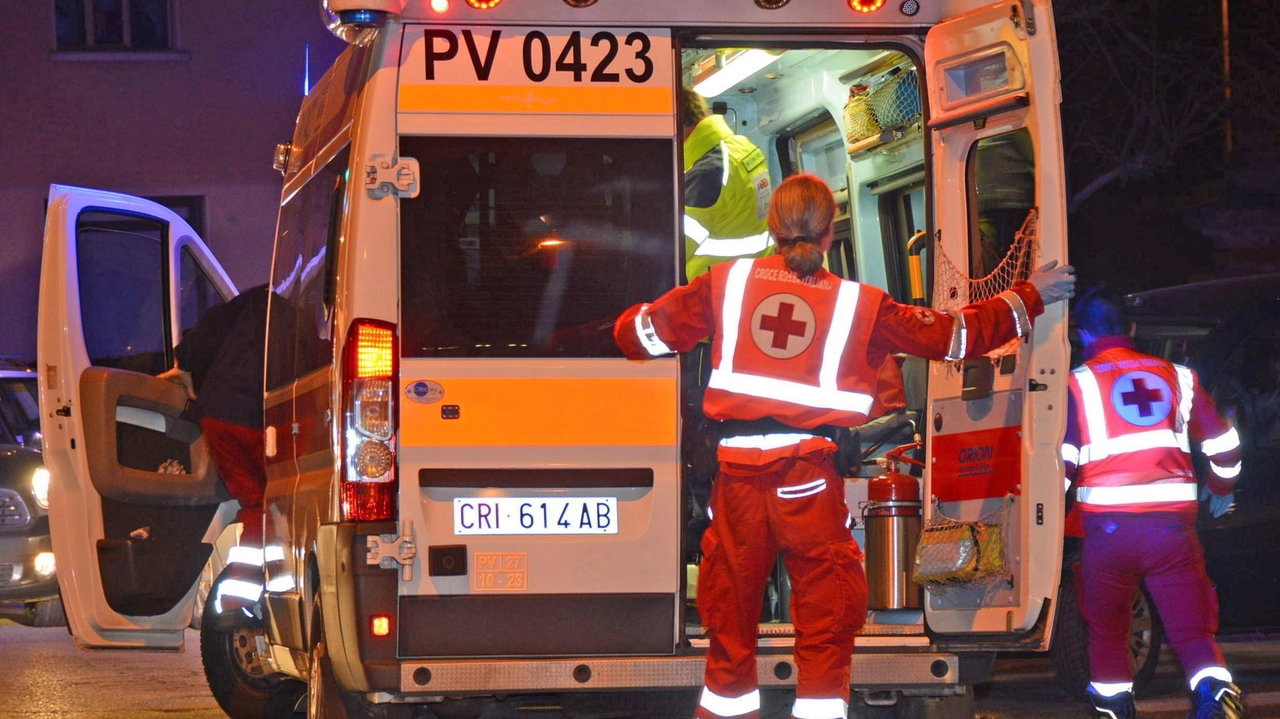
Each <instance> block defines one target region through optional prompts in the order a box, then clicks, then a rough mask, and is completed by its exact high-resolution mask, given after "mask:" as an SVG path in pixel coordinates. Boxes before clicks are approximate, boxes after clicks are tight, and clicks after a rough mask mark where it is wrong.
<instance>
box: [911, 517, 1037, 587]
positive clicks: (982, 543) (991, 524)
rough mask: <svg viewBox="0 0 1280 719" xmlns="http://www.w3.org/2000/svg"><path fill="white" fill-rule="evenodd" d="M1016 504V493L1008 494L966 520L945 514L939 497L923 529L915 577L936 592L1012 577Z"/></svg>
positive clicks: (917, 581) (986, 584)
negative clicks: (975, 517)
mask: <svg viewBox="0 0 1280 719" xmlns="http://www.w3.org/2000/svg"><path fill="white" fill-rule="evenodd" d="M1012 507H1013V495H1008V496H1006V497H1005V498H1004V499H1002V500H1001V501H1000V506H999V507H997V508H996V509H994V510H992V511H990V512H988V513H987V514H985V515H983V516H982V517H981V518H980V519H978V520H977V521H972V522H965V521H961V520H958V519H952V518H951V517H948V516H946V515H944V514H943V513H942V509H941V505H940V504H939V503H938V501H937V499H935V500H934V503H933V511H932V512H931V513H930V517H929V522H928V523H927V524H925V526H924V529H922V530H921V531H920V541H919V543H918V544H917V546H916V563H915V571H914V573H913V575H912V579H913V580H914V581H915V582H916V584H919V585H921V586H924V587H927V588H928V589H929V590H930V591H931V592H934V593H938V592H940V591H942V590H945V589H947V588H949V587H982V586H988V585H990V584H991V583H993V582H995V581H999V580H1006V581H1008V580H1010V579H1012V577H1013V574H1012V573H1011V572H1010V571H1009V562H1008V550H1007V543H1008V530H1009V526H1010V525H1009V518H1010V516H1011V514H1012V512H1011V509H1012Z"/></svg>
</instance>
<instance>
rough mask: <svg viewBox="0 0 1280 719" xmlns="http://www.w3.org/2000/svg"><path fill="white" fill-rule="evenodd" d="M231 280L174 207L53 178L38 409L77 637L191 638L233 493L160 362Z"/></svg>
mask: <svg viewBox="0 0 1280 719" xmlns="http://www.w3.org/2000/svg"><path fill="white" fill-rule="evenodd" d="M235 294H236V288H235V286H234V285H233V284H232V282H231V280H230V279H229V278H228V277H227V275H226V273H225V272H223V271H222V268H221V267H219V266H218V264H217V262H216V261H215V260H214V259H213V256H212V255H211V254H210V253H209V250H208V248H207V247H205V245H204V242H202V241H201V240H200V238H199V237H198V236H196V234H195V232H194V231H192V229H191V227H190V226H189V225H188V224H187V223H186V222H185V221H184V220H183V219H182V218H181V217H179V216H178V215H176V214H175V213H174V212H172V211H170V210H169V209H168V208H165V207H163V206H161V205H158V204H156V203H154V202H150V201H148V200H143V199H140V198H135V197H129V196H127V195H118V194H113V193H108V192H101V191H97V190H88V189H82V188H76V187H64V186H60V185H54V186H53V187H52V188H51V189H50V192H49V210H48V216H47V218H46V223H45V237H44V258H43V265H42V267H41V275H40V314H39V335H38V340H37V351H38V356H39V360H38V361H39V368H40V370H39V372H40V408H41V419H42V431H43V432H44V436H45V446H44V452H45V463H46V465H47V466H48V468H49V471H50V473H51V475H52V482H51V486H50V491H49V494H50V511H49V521H50V531H51V533H52V536H53V548H54V552H55V553H56V554H57V557H58V565H59V572H58V579H59V582H60V583H61V586H62V596H63V601H64V602H65V604H66V609H67V618H68V621H69V623H70V626H71V630H72V633H73V634H74V635H75V637H76V639H77V641H78V642H79V643H80V644H81V645H82V646H85V647H89V648H113V647H132V648H178V647H181V646H182V638H183V630H184V629H185V628H186V627H187V626H188V625H189V624H190V623H191V618H192V611H193V607H194V604H195V599H196V582H197V579H198V578H199V576H200V573H201V570H202V569H203V568H204V565H205V562H206V561H207V559H208V557H209V554H210V545H209V544H207V543H206V542H207V541H212V539H213V538H215V537H216V532H217V531H219V530H220V529H221V527H222V525H224V524H225V522H226V519H225V518H226V517H227V516H229V510H233V507H234V505H227V504H226V500H227V498H228V495H227V493H226V491H225V490H224V489H223V487H222V483H221V482H220V481H219V479H218V477H217V473H216V472H215V471H214V469H213V464H212V462H211V461H210V459H209V456H208V453H207V451H206V449H205V446H204V442H203V441H202V439H201V437H200V429H199V426H198V425H197V424H196V423H195V422H194V421H193V420H192V419H190V418H189V415H188V414H187V413H186V412H185V409H186V406H187V396H186V392H185V391H184V390H183V389H182V388H181V387H179V386H178V385H175V384H173V383H171V382H168V381H166V380H160V379H156V377H155V375H157V374H159V373H160V372H163V371H164V370H166V369H168V368H170V367H172V366H173V347H174V346H175V345H176V344H177V342H178V341H179V339H180V337H181V333H182V331H183V330H184V329H186V328H189V327H190V326H191V325H192V324H194V323H195V321H196V320H197V319H199V317H200V316H201V315H202V314H203V312H204V311H205V310H207V309H209V308H211V307H214V306H216V305H218V304H221V303H222V302H224V301H226V300H227V299H229V298H231V297H233V296H235ZM220 508H221V509H222V511H219V509H220ZM231 513H233V512H231Z"/></svg>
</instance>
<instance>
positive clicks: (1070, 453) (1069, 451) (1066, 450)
mask: <svg viewBox="0 0 1280 719" xmlns="http://www.w3.org/2000/svg"><path fill="white" fill-rule="evenodd" d="M1062 461H1063V462H1070V463H1071V464H1080V448H1079V447H1077V446H1075V445H1074V444H1067V443H1066V442H1063V443H1062Z"/></svg>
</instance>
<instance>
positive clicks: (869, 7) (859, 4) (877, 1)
mask: <svg viewBox="0 0 1280 719" xmlns="http://www.w3.org/2000/svg"><path fill="white" fill-rule="evenodd" d="M849 7H851V8H853V9H854V10H857V11H858V12H875V11H876V10H879V9H880V8H882V7H884V0H849Z"/></svg>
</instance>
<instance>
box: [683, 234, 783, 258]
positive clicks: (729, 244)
mask: <svg viewBox="0 0 1280 719" xmlns="http://www.w3.org/2000/svg"><path fill="white" fill-rule="evenodd" d="M772 242H773V238H771V237H770V236H769V231H768V230H765V231H764V232H761V233H760V234H758V235H751V236H749V237H736V238H727V239H706V240H703V241H702V242H699V243H698V250H697V251H696V252H694V253H693V254H694V255H697V256H700V257H742V256H743V255H754V254H756V253H759V252H764V251H765V250H767V249H769V245H770V244H772Z"/></svg>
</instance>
